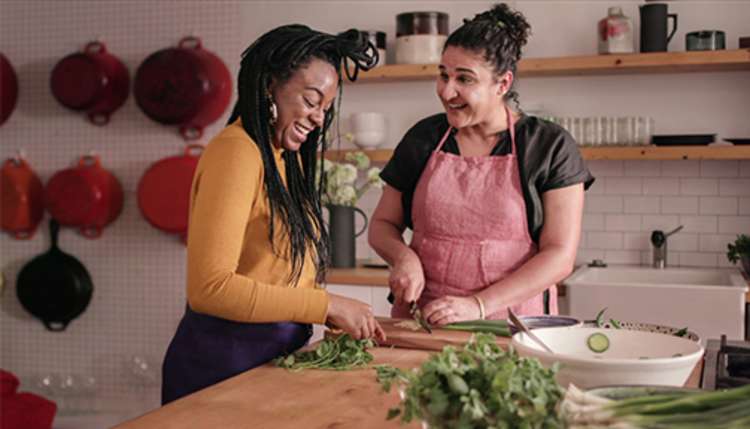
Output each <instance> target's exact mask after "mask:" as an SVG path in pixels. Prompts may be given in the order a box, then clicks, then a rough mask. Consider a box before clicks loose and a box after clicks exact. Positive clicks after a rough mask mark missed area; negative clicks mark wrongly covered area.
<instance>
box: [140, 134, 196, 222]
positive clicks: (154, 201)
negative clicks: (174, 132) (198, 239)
mask: <svg viewBox="0 0 750 429" xmlns="http://www.w3.org/2000/svg"><path fill="white" fill-rule="evenodd" d="M202 149H203V147H202V146H200V145H190V146H188V148H187V149H186V154H185V155H181V156H174V157H170V158H165V159H162V160H160V161H157V162H156V163H154V164H153V165H152V166H151V167H149V169H148V170H147V171H146V172H145V173H144V174H143V177H142V178H141V181H140V182H139V183H138V206H139V207H140V209H141V213H142V214H143V217H145V218H146V220H147V221H148V222H149V223H150V224H151V225H153V226H154V227H155V228H158V229H160V230H162V231H165V232H169V233H175V234H184V233H186V232H187V228H188V213H189V211H190V190H191V187H192V183H193V175H194V174H195V169H196V167H197V166H198V159H199V156H200V152H199V151H200V150H202ZM191 151H192V152H193V153H192V154H191V153H190V152H191ZM195 152H198V153H197V154H196V153H195Z"/></svg>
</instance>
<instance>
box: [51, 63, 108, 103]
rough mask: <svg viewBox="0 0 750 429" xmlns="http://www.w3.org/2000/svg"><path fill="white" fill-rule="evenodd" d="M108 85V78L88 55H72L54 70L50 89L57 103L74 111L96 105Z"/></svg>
mask: <svg viewBox="0 0 750 429" xmlns="http://www.w3.org/2000/svg"><path fill="white" fill-rule="evenodd" d="M106 84H107V76H106V75H105V74H104V72H103V71H102V69H101V68H100V67H99V65H98V64H97V63H96V61H94V60H93V59H92V58H90V57H89V56H88V55H86V54H82V53H79V54H72V55H69V56H67V57H65V58H63V59H62V60H61V61H60V62H58V63H57V65H56V66H55V68H54V69H53V70H52V76H51V78H50V87H51V88H52V94H53V95H54V96H55V98H56V99H57V101H59V102H60V104H62V105H63V106H65V107H68V108H70V109H74V110H84V109H87V108H89V107H91V106H92V105H94V104H95V103H96V102H97V100H99V98H100V93H101V91H102V89H103V88H104V87H105V86H106Z"/></svg>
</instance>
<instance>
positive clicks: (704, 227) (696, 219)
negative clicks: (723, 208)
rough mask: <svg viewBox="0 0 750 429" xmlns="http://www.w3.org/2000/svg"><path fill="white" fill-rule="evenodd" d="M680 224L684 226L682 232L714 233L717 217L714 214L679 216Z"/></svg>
mask: <svg viewBox="0 0 750 429" xmlns="http://www.w3.org/2000/svg"><path fill="white" fill-rule="evenodd" d="M680 225H682V226H684V227H685V228H684V229H683V231H684V232H692V233H701V232H702V233H707V232H710V233H715V232H716V231H718V226H717V225H718V218H717V217H716V216H686V215H682V216H680Z"/></svg>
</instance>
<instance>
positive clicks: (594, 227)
mask: <svg viewBox="0 0 750 429" xmlns="http://www.w3.org/2000/svg"><path fill="white" fill-rule="evenodd" d="M581 227H582V229H583V230H584V231H604V215H603V214H601V213H584V214H583V222H582V224H581Z"/></svg>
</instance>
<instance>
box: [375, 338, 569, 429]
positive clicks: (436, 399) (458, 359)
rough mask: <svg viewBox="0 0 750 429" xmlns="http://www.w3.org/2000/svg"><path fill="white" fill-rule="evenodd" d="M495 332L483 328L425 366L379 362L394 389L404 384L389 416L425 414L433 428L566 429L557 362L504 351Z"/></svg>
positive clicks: (387, 385)
mask: <svg viewBox="0 0 750 429" xmlns="http://www.w3.org/2000/svg"><path fill="white" fill-rule="evenodd" d="M495 340H496V337H495V336H494V335H492V334H487V333H479V334H475V335H474V336H473V337H472V340H471V341H470V342H469V343H468V344H466V345H465V346H464V348H463V349H461V350H456V349H455V348H454V347H450V346H447V347H445V348H443V351H442V352H440V353H437V354H435V355H432V356H431V357H430V359H429V360H428V361H426V362H425V363H423V364H422V366H421V367H420V368H419V369H415V370H412V371H404V370H401V369H399V368H394V367H391V366H387V365H379V366H376V367H375V369H376V370H377V376H378V381H379V382H380V383H381V384H382V386H383V390H385V391H389V390H390V388H391V386H392V385H393V384H394V383H395V384H398V385H400V387H401V388H403V393H404V394H403V398H404V399H403V401H402V402H401V404H400V406H399V407H397V408H393V409H391V410H389V412H388V419H393V418H396V417H398V416H399V415H400V416H401V420H402V421H403V422H410V421H412V420H414V419H421V420H423V421H425V422H427V423H428V424H429V425H430V428H434V429H437V428H460V429H472V428H498V429H501V428H523V429H526V428H528V429H532V428H562V427H564V425H563V422H562V419H561V417H560V416H559V415H558V413H557V411H556V406H557V404H558V402H559V401H560V400H562V396H563V390H562V389H561V388H560V386H559V385H558V384H557V382H555V373H556V372H557V366H556V365H555V366H554V367H553V368H551V369H546V368H544V367H543V366H542V365H541V364H540V363H539V361H538V360H536V359H529V358H522V357H519V356H518V355H517V354H516V353H515V352H514V351H512V350H511V351H508V352H505V351H503V350H502V349H501V348H500V347H499V346H498V345H497V344H496V343H495Z"/></svg>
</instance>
